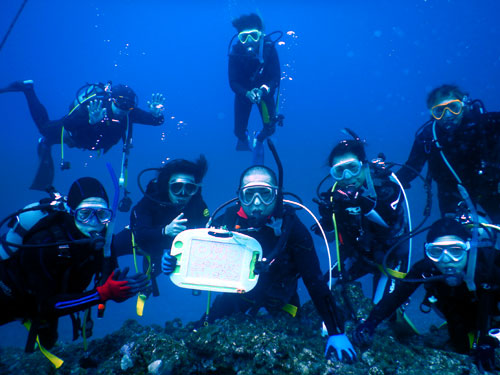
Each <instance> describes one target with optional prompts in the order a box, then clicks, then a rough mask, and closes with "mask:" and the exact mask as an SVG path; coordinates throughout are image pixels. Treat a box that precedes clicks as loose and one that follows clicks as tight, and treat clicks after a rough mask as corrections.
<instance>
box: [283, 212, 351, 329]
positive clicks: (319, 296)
mask: <svg viewBox="0 0 500 375" xmlns="http://www.w3.org/2000/svg"><path fill="white" fill-rule="evenodd" d="M287 247H289V249H290V250H291V251H292V254H293V259H294V263H295V265H296V267H297V269H298V271H299V273H300V276H301V277H302V280H303V281H304V284H305V286H306V288H307V291H308V292H309V295H310V296H311V299H312V301H313V303H314V306H315V307H316V309H317V310H318V313H319V315H320V316H321V318H322V319H323V321H324V323H325V326H326V328H327V330H328V334H329V335H330V336H331V335H338V334H341V333H344V321H343V319H342V318H341V314H340V313H339V310H338V307H337V306H336V304H335V301H334V300H333V297H332V294H331V292H330V290H329V289H328V286H327V284H326V282H325V281H324V279H323V275H322V272H321V268H320V266H319V260H318V256H317V254H316V250H315V249H314V244H313V241H312V238H311V234H310V233H309V231H308V230H307V229H306V227H305V226H304V224H302V223H301V222H300V221H299V220H298V219H297V220H296V221H295V225H294V228H293V230H292V234H291V235H290V238H289V240H288V245H287Z"/></svg>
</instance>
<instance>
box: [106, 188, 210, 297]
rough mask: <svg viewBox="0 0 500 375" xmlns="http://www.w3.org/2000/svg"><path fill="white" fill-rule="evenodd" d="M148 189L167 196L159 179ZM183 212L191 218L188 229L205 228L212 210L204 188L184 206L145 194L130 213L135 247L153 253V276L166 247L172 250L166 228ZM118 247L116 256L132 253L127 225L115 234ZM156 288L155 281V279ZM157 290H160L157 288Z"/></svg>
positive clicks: (171, 238) (186, 216) (171, 239)
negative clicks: (204, 198)
mask: <svg viewBox="0 0 500 375" xmlns="http://www.w3.org/2000/svg"><path fill="white" fill-rule="evenodd" d="M146 193H147V194H148V195H150V196H151V197H153V198H154V199H157V200H159V201H165V200H166V199H168V198H167V197H160V195H159V194H158V186H157V182H155V181H152V182H150V183H149V184H148V187H147V189H146ZM180 213H184V216H183V218H184V219H188V221H187V223H185V225H186V227H187V229H193V228H204V227H205V225H206V223H207V221H208V219H209V217H210V213H209V211H208V208H207V205H206V203H205V202H204V200H203V198H202V196H201V190H200V191H199V192H198V193H197V194H196V195H194V196H193V197H192V198H191V200H190V201H189V202H188V204H187V205H186V206H185V207H178V206H174V205H173V204H171V203H166V204H163V205H162V204H160V203H159V202H155V201H153V200H151V199H149V198H148V197H147V196H144V197H143V198H142V199H141V200H140V201H139V202H138V203H137V204H136V205H135V206H134V208H133V209H132V212H131V214H130V228H131V229H132V231H133V234H134V241H135V243H136V245H137V248H138V249H136V250H139V252H140V253H142V254H146V255H149V256H151V262H152V264H151V266H152V270H151V274H152V276H153V279H154V277H155V276H157V275H159V274H160V273H161V258H162V256H163V252H164V250H170V248H171V247H172V241H173V239H174V238H173V237H170V236H166V235H164V234H163V233H164V232H163V230H164V228H165V226H166V225H168V224H170V223H171V222H172V220H174V219H175V218H176V217H177V216H179V214H180ZM114 240H115V243H116V244H117V246H115V247H116V248H118V249H120V250H119V251H120V252H119V253H117V254H116V255H117V256H120V255H127V254H132V239H131V231H130V230H128V229H125V230H123V231H121V232H120V233H118V234H117V235H116V236H115V239H114ZM153 286H154V287H155V289H156V285H155V283H154V282H153ZM155 294H157V291H155Z"/></svg>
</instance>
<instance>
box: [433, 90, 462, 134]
mask: <svg viewBox="0 0 500 375" xmlns="http://www.w3.org/2000/svg"><path fill="white" fill-rule="evenodd" d="M457 100H458V98H456V97H453V96H450V97H446V98H443V99H441V100H439V101H438V102H436V103H435V104H434V106H433V107H432V108H434V107H441V108H446V107H448V108H446V109H444V113H443V115H442V117H441V119H436V121H437V123H438V125H439V126H440V127H441V128H442V129H445V130H453V129H454V128H456V127H457V126H458V125H460V123H461V122H462V119H463V117H464V112H465V111H466V108H465V107H464V106H463V103H462V109H461V110H460V111H458V110H457V109H454V108H453V107H452V105H453V104H456V103H453V102H455V101H457ZM459 100H460V101H461V100H462V99H459ZM450 102H451V103H450ZM448 103H449V104H448ZM449 108H452V109H454V110H453V111H452V110H450V109H449ZM453 112H455V113H453ZM458 112H459V113H458ZM457 113H458V114H457ZM431 114H432V110H431Z"/></svg>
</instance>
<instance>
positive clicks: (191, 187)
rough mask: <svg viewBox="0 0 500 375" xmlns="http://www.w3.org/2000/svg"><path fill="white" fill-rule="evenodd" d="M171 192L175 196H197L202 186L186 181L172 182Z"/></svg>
mask: <svg viewBox="0 0 500 375" xmlns="http://www.w3.org/2000/svg"><path fill="white" fill-rule="evenodd" d="M169 186H170V192H171V193H172V194H174V195H189V196H192V195H195V194H196V193H197V192H198V189H199V188H200V186H199V185H198V184H195V183H192V182H186V181H172V182H170V184H169Z"/></svg>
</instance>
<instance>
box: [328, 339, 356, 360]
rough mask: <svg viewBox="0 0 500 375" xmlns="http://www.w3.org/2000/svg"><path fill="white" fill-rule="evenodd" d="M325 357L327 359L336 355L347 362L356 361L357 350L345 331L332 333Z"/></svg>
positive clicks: (338, 358)
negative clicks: (337, 333)
mask: <svg viewBox="0 0 500 375" xmlns="http://www.w3.org/2000/svg"><path fill="white" fill-rule="evenodd" d="M325 357H326V358H327V359H329V358H331V357H334V358H335V359H337V360H339V361H341V362H346V363H354V362H355V361H356V359H357V356H356V351H355V350H354V348H353V347H352V344H351V342H350V341H349V339H348V338H347V336H346V335H345V333H341V334H340V335H332V336H330V337H329V338H328V341H327V343H326V348H325Z"/></svg>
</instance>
